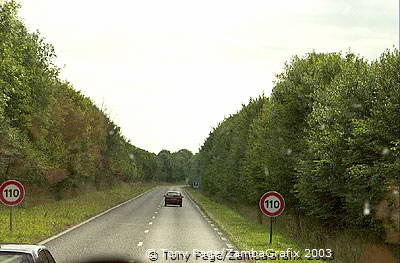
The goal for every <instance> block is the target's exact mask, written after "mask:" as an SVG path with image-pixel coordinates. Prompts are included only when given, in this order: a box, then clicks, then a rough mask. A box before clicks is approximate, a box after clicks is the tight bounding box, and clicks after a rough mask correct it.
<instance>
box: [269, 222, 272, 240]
mask: <svg viewBox="0 0 400 263" xmlns="http://www.w3.org/2000/svg"><path fill="white" fill-rule="evenodd" d="M270 220H271V221H270V222H271V223H270V228H269V243H270V244H272V217H270Z"/></svg>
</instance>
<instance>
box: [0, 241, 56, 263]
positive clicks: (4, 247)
mask: <svg viewBox="0 0 400 263" xmlns="http://www.w3.org/2000/svg"><path fill="white" fill-rule="evenodd" d="M0 262H9V263H55V260H54V258H53V256H52V255H51V253H50V252H49V250H48V249H47V248H46V247H45V246H38V245H20V244H0Z"/></svg>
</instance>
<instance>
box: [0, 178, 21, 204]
mask: <svg viewBox="0 0 400 263" xmlns="http://www.w3.org/2000/svg"><path fill="white" fill-rule="evenodd" d="M24 197H25V189H24V186H23V185H22V184H21V183H20V182H18V181H16V180H8V181H5V182H4V183H3V184H2V185H1V186H0V201H1V202H2V203H3V204H5V205H8V206H13V205H18V204H19V203H21V202H22V200H24Z"/></svg>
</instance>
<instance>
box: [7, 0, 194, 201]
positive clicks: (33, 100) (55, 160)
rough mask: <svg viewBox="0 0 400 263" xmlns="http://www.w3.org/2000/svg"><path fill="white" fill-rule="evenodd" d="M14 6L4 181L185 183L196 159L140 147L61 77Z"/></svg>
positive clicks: (58, 185)
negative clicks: (131, 141)
mask: <svg viewBox="0 0 400 263" xmlns="http://www.w3.org/2000/svg"><path fill="white" fill-rule="evenodd" d="M18 8H19V5H18V4H16V3H15V2H14V1H8V2H5V3H2V4H0V181H1V182H2V181H4V180H6V179H10V178H12V179H18V180H20V181H22V182H23V183H24V184H25V185H26V186H27V187H28V188H33V187H34V186H37V187H40V188H44V189H48V190H50V191H52V192H53V193H54V194H55V195H56V196H60V192H62V190H65V189H70V188H74V187H78V186H79V185H81V184H92V185H94V186H96V187H97V188H98V189H100V188H102V187H105V186H107V185H113V184H115V183H118V182H121V181H125V182H138V181H183V180H184V179H185V177H187V170H188V167H189V160H190V158H191V157H192V153H191V152H189V151H187V150H181V151H178V152H176V153H170V152H168V151H162V152H160V153H159V154H158V155H156V154H154V153H150V152H148V151H146V150H143V149H140V148H138V147H135V146H134V145H132V144H131V143H130V141H129V140H128V139H127V138H125V137H124V136H123V135H122V134H121V129H120V127H118V126H117V125H116V124H115V123H114V122H113V121H112V120H111V119H110V118H109V117H108V115H107V114H106V113H105V112H104V111H102V110H101V109H99V108H98V107H97V106H96V105H95V104H94V103H93V102H92V101H91V100H90V99H89V98H88V97H86V96H84V95H83V94H82V93H80V92H79V91H76V90H75V89H74V88H73V86H72V85H71V84H70V83H68V82H66V81H62V80H60V78H59V73H60V69H59V68H57V67H56V66H55V64H54V62H53V61H54V58H55V57H56V54H55V52H54V48H53V46H52V45H51V44H49V43H47V42H46V41H45V40H44V38H43V37H42V36H41V35H40V34H39V32H35V33H30V32H28V30H27V28H26V26H25V25H24V23H23V22H22V21H21V19H20V18H19V17H18V16H17V12H18Z"/></svg>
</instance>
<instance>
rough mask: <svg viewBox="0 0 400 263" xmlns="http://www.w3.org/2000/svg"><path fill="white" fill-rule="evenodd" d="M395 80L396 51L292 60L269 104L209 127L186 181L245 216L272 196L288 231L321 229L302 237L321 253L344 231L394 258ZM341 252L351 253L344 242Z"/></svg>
mask: <svg viewBox="0 0 400 263" xmlns="http://www.w3.org/2000/svg"><path fill="white" fill-rule="evenodd" d="M399 72H400V54H399V50H398V49H392V50H387V51H385V52H384V53H383V54H382V55H381V57H380V58H379V59H377V60H374V61H367V60H365V59H364V58H362V57H360V56H357V55H355V54H352V53H346V54H341V53H329V54H324V53H314V52H313V53H310V54H307V55H305V56H304V57H297V56H295V57H293V59H292V60H291V61H289V62H288V63H286V64H285V67H284V70H283V72H282V73H281V74H279V75H277V77H276V81H275V83H274V88H273V90H272V94H271V96H270V97H265V96H263V95H262V96H260V97H258V98H256V99H251V100H250V102H249V103H248V104H247V105H243V107H242V109H241V110H240V111H239V112H237V113H236V114H232V115H230V116H229V117H227V118H226V119H225V120H223V121H222V122H221V123H220V124H219V125H218V126H217V127H216V128H214V129H213V131H212V132H211V133H210V135H209V137H208V138H207V139H206V141H205V142H204V144H203V146H202V147H201V149H200V151H199V153H197V154H196V155H195V156H194V157H193V159H192V161H191V162H192V166H191V175H190V182H194V181H200V187H201V189H202V191H203V193H206V194H208V195H209V196H212V197H214V198H216V199H218V200H225V201H227V202H231V203H236V204H245V205H247V206H248V207H252V208H253V209H257V205H258V201H259V198H260V197H261V195H262V194H263V193H264V192H267V191H272V190H273V191H278V192H280V193H281V194H282V195H283V196H284V197H285V200H286V211H285V213H287V214H289V215H291V216H292V217H293V218H294V222H295V223H296V224H297V225H293V231H300V232H301V228H305V225H307V224H311V225H313V226H318V227H315V229H318V228H319V226H321V227H322V228H323V229H329V230H330V231H328V232H329V234H328V232H323V233H322V234H321V235H318V231H317V233H315V232H314V231H311V232H309V233H308V234H307V233H306V232H304V233H303V234H306V235H308V238H309V239H313V236H319V238H318V239H317V240H318V243H317V244H315V245H319V246H320V247H325V246H326V245H327V244H329V240H332V238H333V236H335V235H336V236H340V235H341V234H342V233H344V232H346V233H347V232H352V233H354V235H352V237H354V240H356V239H358V238H359V237H362V238H364V239H368V240H370V242H371V243H372V244H374V246H375V244H378V245H377V246H378V247H379V248H380V250H386V251H388V250H390V248H394V249H393V251H397V250H398V249H399V244H400V240H399V238H400V233H399V225H400V224H399V214H400V207H399V185H400V177H399V176H400V122H399V116H400V75H399ZM259 218H261V216H260V217H259ZM306 228H307V229H309V228H308V227H306ZM332 235H333V236H332ZM344 246H347V247H350V248H353V247H354V246H355V245H354V243H353V242H352V238H351V236H350V237H349V239H348V242H347V243H346V244H343V246H342V249H343V250H345V249H346V248H345V247H344ZM365 251H367V249H365ZM365 251H364V252H365ZM337 253H341V251H337ZM365 253H366V252H365ZM372 253H374V252H372ZM361 258H362V256H360V257H359V258H358V259H359V260H360V259H361ZM360 262H366V261H360Z"/></svg>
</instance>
